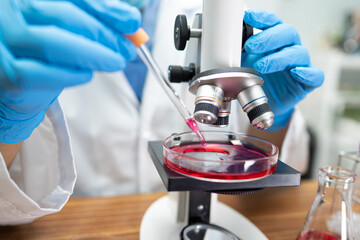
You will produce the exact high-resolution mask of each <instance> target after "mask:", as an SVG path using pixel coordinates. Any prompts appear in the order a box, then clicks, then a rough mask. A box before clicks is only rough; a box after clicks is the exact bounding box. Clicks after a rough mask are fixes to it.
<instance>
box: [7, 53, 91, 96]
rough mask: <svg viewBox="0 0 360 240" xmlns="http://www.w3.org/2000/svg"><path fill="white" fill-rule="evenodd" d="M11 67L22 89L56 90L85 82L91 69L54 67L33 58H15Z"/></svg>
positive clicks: (88, 79)
mask: <svg viewBox="0 0 360 240" xmlns="http://www.w3.org/2000/svg"><path fill="white" fill-rule="evenodd" d="M13 69H14V72H15V75H16V79H18V81H20V82H19V84H20V85H21V87H22V88H23V89H36V90H58V89H62V88H65V87H70V86H75V85H79V84H84V83H87V82H89V81H90V80H91V78H92V71H84V70H74V69H68V68H63V67H56V66H52V65H48V64H44V63H42V62H39V61H34V60H27V59H22V60H16V61H15V62H14V63H13Z"/></svg>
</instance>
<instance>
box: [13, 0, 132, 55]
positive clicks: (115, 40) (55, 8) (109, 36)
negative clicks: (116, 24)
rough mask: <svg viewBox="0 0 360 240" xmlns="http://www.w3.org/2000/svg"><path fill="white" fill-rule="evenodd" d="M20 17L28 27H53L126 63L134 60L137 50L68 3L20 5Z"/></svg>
mask: <svg viewBox="0 0 360 240" xmlns="http://www.w3.org/2000/svg"><path fill="white" fill-rule="evenodd" d="M20 3H21V4H20V7H21V10H22V13H23V15H24V17H25V19H26V21H27V23H28V24H32V25H54V26H57V27H60V28H62V29H65V30H68V31H69V32H73V33H76V34H79V35H82V36H84V37H86V38H89V39H91V40H93V41H97V42H99V43H101V44H103V45H105V46H107V47H109V48H111V49H112V50H114V51H115V52H119V53H120V54H121V55H123V56H124V58H125V59H126V60H131V59H134V58H135V56H136V49H135V47H134V45H133V44H132V43H131V42H130V41H129V40H128V39H126V38H125V37H124V36H123V35H122V34H116V33H115V32H113V31H112V29H110V28H109V27H107V26H105V25H104V24H102V23H101V22H100V21H99V20H97V19H96V18H94V17H93V16H91V15H89V14H87V13H86V12H85V11H83V10H82V9H80V8H78V7H77V6H75V5H74V4H72V3H70V2H54V1H31V2H29V1H22V2H20Z"/></svg>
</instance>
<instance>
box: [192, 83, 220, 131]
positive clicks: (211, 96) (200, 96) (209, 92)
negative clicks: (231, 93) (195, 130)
mask: <svg viewBox="0 0 360 240" xmlns="http://www.w3.org/2000/svg"><path fill="white" fill-rule="evenodd" d="M223 96H224V91H223V90H222V89H221V88H220V87H217V86H215V85H201V86H199V87H198V88H197V91H196V98H195V111H194V118H195V119H196V120H197V121H198V122H201V123H204V124H213V123H215V122H216V121H217V120H218V114H219V109H220V107H221V105H222V102H223Z"/></svg>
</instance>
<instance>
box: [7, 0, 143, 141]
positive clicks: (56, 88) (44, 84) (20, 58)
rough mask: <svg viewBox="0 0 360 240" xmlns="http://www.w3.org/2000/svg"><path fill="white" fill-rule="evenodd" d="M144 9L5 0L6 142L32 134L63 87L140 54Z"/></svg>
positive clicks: (83, 0)
mask: <svg viewBox="0 0 360 240" xmlns="http://www.w3.org/2000/svg"><path fill="white" fill-rule="evenodd" d="M140 23H141V15H140V13H139V11H138V10H137V9H136V8H134V7H130V6H129V5H128V4H126V3H123V2H121V1H118V2H117V1H110V0H102V1H98V0H73V1H51V0H49V1H46V0H1V1H0V142H5V143H15V142H20V141H23V140H25V139H26V138H28V137H29V136H30V134H31V132H32V131H33V129H34V128H36V127H37V126H38V125H39V124H40V123H41V122H42V120H43V119H44V116H45V112H46V109H47V107H48V106H49V105H50V104H51V103H52V102H53V101H54V100H55V99H56V98H57V97H58V95H59V94H60V93H61V91H62V90H63V88H65V87H69V86H73V85H78V84H82V83H85V82H88V81H89V80H90V79H91V78H92V72H93V71H107V72H112V71H118V70H122V69H124V67H125V63H126V61H127V60H130V59H133V58H134V57H135V56H136V51H135V47H134V46H133V45H132V44H131V42H130V41H129V40H127V39H126V38H124V37H123V34H129V33H133V32H135V31H136V30H137V29H138V28H139V26H140Z"/></svg>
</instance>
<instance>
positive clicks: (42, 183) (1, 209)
mask: <svg viewBox="0 0 360 240" xmlns="http://www.w3.org/2000/svg"><path fill="white" fill-rule="evenodd" d="M75 179H76V173H75V167H74V161H73V157H72V153H71V148H70V142H69V136H68V133H67V127H66V122H65V119H64V116H63V114H62V111H61V107H60V105H59V102H58V101H55V102H54V103H53V104H52V105H51V106H50V107H49V109H48V111H47V113H46V117H45V119H44V121H43V122H42V123H41V124H40V126H39V127H38V128H36V129H35V130H34V132H33V133H32V135H31V136H30V138H29V139H27V140H26V141H25V142H24V143H23V145H22V147H21V149H20V152H19V154H18V155H17V157H16V159H15V160H14V162H13V164H12V165H11V167H10V169H9V171H8V170H7V168H6V164H5V161H4V160H3V157H2V156H0V225H15V224H23V223H28V222H31V221H33V220H34V219H36V218H39V217H41V216H44V215H47V214H51V213H55V212H58V211H60V210H61V208H62V207H63V206H64V205H65V203H66V202H67V200H68V199H69V197H70V195H71V194H72V191H73V187H74V183H75Z"/></svg>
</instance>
